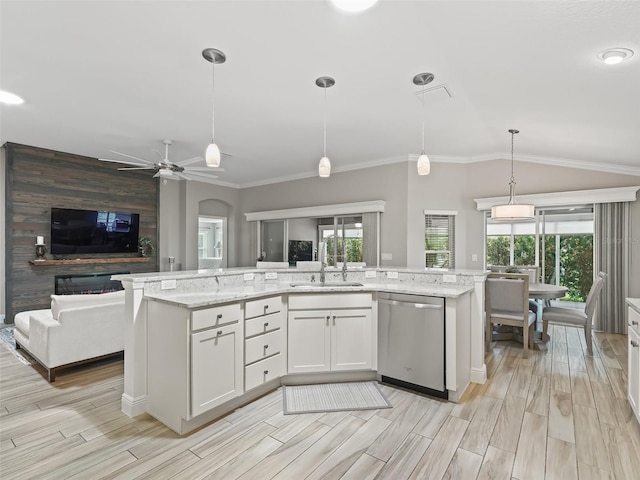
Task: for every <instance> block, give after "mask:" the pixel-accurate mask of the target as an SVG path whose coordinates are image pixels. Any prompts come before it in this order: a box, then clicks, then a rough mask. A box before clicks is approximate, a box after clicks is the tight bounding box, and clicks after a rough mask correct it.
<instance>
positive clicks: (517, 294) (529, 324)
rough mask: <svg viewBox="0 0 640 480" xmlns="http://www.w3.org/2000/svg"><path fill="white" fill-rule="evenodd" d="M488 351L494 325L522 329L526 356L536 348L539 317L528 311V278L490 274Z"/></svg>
mask: <svg viewBox="0 0 640 480" xmlns="http://www.w3.org/2000/svg"><path fill="white" fill-rule="evenodd" d="M485 312H486V348H487V350H488V349H489V346H490V343H491V337H492V333H493V325H494V324H501V325H507V326H512V327H521V328H522V346H523V354H524V356H525V357H526V356H527V353H528V349H529V348H533V331H534V328H535V324H536V314H535V313H534V312H531V311H529V275H528V274H526V273H489V274H487V280H486V284H485Z"/></svg>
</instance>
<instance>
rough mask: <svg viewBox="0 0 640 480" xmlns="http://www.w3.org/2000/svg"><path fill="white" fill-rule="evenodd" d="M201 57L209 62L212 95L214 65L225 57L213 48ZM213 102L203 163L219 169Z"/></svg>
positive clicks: (212, 102)
mask: <svg viewBox="0 0 640 480" xmlns="http://www.w3.org/2000/svg"><path fill="white" fill-rule="evenodd" d="M202 56H203V57H204V58H205V59H206V60H207V61H208V62H211V71H212V75H211V86H212V93H213V92H214V90H215V70H216V69H215V67H216V63H224V62H225V60H226V59H227V57H226V56H225V54H224V53H222V52H221V51H220V50H216V49H215V48H206V49H204V50H203V51H202ZM215 118H216V116H215V102H214V100H213V97H212V99H211V143H210V144H209V146H208V147H207V150H206V152H205V156H204V159H205V162H206V164H207V166H208V167H219V166H220V149H219V148H218V145H216V142H215Z"/></svg>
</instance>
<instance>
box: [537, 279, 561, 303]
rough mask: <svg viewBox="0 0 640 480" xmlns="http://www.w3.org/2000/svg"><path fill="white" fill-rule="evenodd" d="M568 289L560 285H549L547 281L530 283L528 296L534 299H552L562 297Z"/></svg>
mask: <svg viewBox="0 0 640 480" xmlns="http://www.w3.org/2000/svg"><path fill="white" fill-rule="evenodd" d="M568 290H569V289H568V288H567V287H563V286H562V285H551V284H549V283H530V284H529V298H533V299H536V300H545V301H546V300H554V299H556V298H562V297H564V296H565V295H566V294H567V291H568Z"/></svg>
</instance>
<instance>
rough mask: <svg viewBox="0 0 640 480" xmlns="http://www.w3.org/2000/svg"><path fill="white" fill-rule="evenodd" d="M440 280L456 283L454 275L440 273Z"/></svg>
mask: <svg viewBox="0 0 640 480" xmlns="http://www.w3.org/2000/svg"><path fill="white" fill-rule="evenodd" d="M442 282H443V283H456V276H455V275H442Z"/></svg>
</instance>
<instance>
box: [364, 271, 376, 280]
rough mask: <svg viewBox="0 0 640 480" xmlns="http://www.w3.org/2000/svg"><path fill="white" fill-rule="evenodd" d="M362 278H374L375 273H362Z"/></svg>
mask: <svg viewBox="0 0 640 480" xmlns="http://www.w3.org/2000/svg"><path fill="white" fill-rule="evenodd" d="M364 278H376V271H375V270H367V271H366V272H364Z"/></svg>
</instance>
